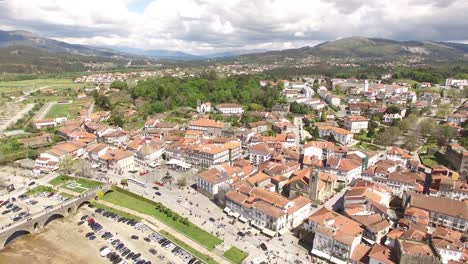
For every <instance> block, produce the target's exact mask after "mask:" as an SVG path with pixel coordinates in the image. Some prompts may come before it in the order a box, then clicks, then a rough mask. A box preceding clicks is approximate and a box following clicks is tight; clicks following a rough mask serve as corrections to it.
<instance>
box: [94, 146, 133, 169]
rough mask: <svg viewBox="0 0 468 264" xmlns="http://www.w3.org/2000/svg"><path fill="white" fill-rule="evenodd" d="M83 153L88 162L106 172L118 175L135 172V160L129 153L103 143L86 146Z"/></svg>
mask: <svg viewBox="0 0 468 264" xmlns="http://www.w3.org/2000/svg"><path fill="white" fill-rule="evenodd" d="M85 152H86V154H85V157H86V158H87V159H88V160H90V161H91V163H93V164H95V165H97V166H100V167H102V168H104V169H106V170H113V171H114V172H115V173H118V174H123V173H127V172H131V171H134V170H135V158H134V156H133V153H132V152H131V151H128V150H123V149H120V148H116V147H114V146H110V145H107V144H104V143H97V144H94V145H91V146H88V147H87V148H86V150H85Z"/></svg>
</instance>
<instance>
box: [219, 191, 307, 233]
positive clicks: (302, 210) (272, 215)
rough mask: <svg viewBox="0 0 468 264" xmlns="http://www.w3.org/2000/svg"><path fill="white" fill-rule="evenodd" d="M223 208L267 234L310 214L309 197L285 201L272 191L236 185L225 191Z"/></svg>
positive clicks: (297, 224) (292, 225)
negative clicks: (232, 188)
mask: <svg viewBox="0 0 468 264" xmlns="http://www.w3.org/2000/svg"><path fill="white" fill-rule="evenodd" d="M226 207H227V208H229V210H231V211H232V212H233V213H236V214H237V215H239V216H240V217H242V218H244V219H246V220H247V221H249V222H250V224H251V225H252V226H254V227H256V228H258V229H260V230H261V231H262V232H263V233H265V234H266V235H269V236H275V235H276V234H277V233H278V232H279V233H282V232H285V231H286V230H288V229H292V228H295V227H297V226H299V225H300V224H301V223H302V222H303V221H304V220H305V219H307V217H309V215H310V213H311V203H310V200H309V199H307V198H305V197H303V196H298V197H296V198H295V199H292V200H288V199H286V198H284V197H283V196H281V195H280V194H278V193H276V192H270V191H267V190H265V189H262V188H257V187H254V188H251V187H248V186H247V185H240V186H238V188H236V189H234V190H230V191H229V192H228V193H226Z"/></svg>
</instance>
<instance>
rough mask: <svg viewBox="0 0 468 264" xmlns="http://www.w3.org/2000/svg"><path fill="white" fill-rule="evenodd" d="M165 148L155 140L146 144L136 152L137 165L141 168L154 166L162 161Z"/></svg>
mask: <svg viewBox="0 0 468 264" xmlns="http://www.w3.org/2000/svg"><path fill="white" fill-rule="evenodd" d="M163 154H164V147H163V146H162V145H161V144H160V143H157V142H155V141H153V140H150V141H147V142H145V143H144V144H143V145H141V146H140V147H139V148H138V149H137V150H136V151H135V155H134V156H135V164H136V165H139V166H153V165H156V164H158V163H159V162H160V161H161V160H162V155H163Z"/></svg>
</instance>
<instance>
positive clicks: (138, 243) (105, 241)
mask: <svg viewBox="0 0 468 264" xmlns="http://www.w3.org/2000/svg"><path fill="white" fill-rule="evenodd" d="M82 214H84V215H83V216H81V218H80V220H79V222H78V225H81V226H85V228H87V229H88V230H87V232H86V234H85V237H87V238H88V239H89V240H90V243H96V244H97V245H98V246H99V252H97V254H100V255H101V256H102V257H106V258H108V259H109V262H110V263H138V264H144V263H145V264H149V263H168V264H179V263H190V264H192V263H197V260H196V259H195V258H193V257H192V256H191V255H190V254H189V253H188V252H186V251H184V250H183V249H181V248H179V247H177V246H176V245H174V244H173V243H171V242H170V241H169V240H167V239H165V238H164V237H163V236H162V235H160V234H159V233H157V232H154V231H153V230H151V229H150V228H149V227H147V226H146V225H144V224H142V223H140V222H137V221H135V220H130V219H128V218H125V217H119V216H117V215H115V214H113V213H110V212H107V211H106V210H104V209H91V208H86V209H84V210H83V211H82Z"/></svg>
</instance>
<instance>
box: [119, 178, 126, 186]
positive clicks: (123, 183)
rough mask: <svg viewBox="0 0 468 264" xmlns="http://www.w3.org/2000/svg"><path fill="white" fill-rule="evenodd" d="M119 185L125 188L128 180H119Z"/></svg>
mask: <svg viewBox="0 0 468 264" xmlns="http://www.w3.org/2000/svg"><path fill="white" fill-rule="evenodd" d="M120 184H121V185H122V186H127V185H128V180H127V179H122V180H120Z"/></svg>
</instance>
